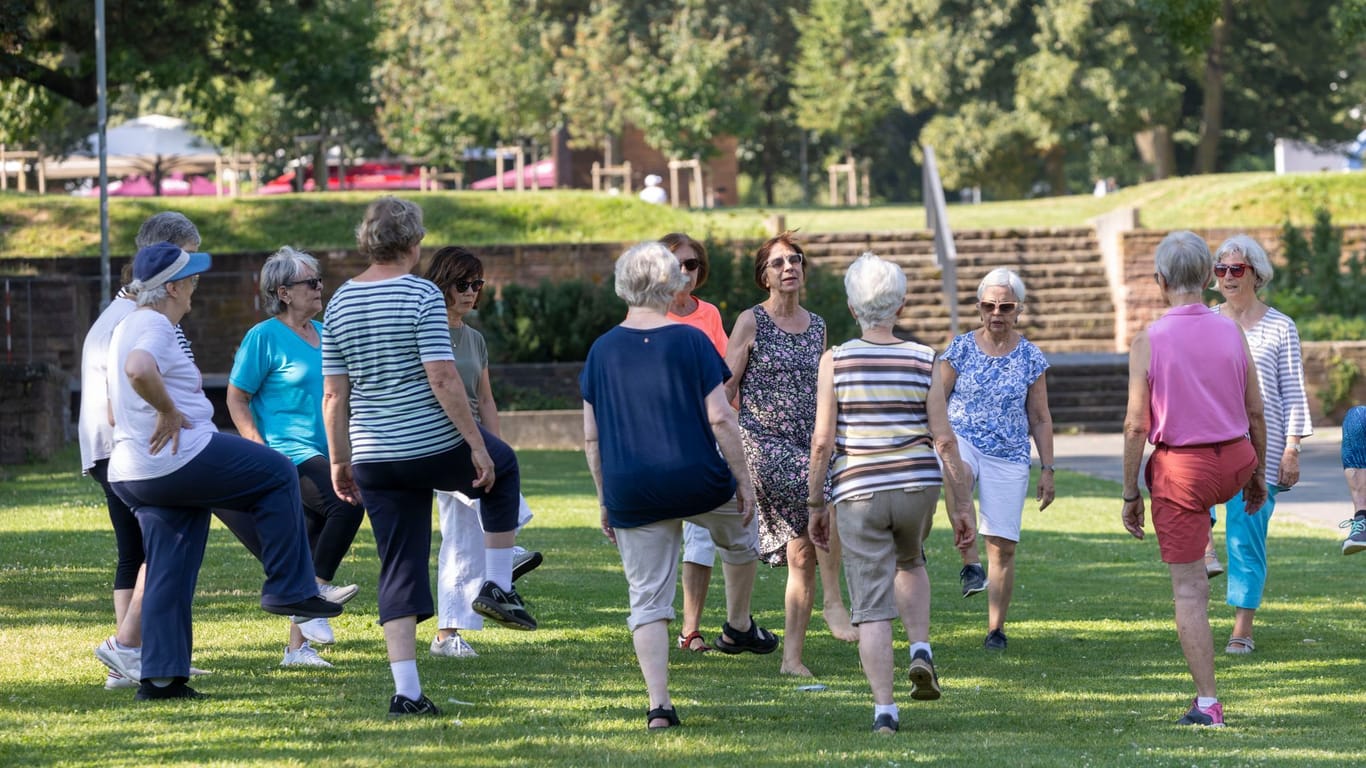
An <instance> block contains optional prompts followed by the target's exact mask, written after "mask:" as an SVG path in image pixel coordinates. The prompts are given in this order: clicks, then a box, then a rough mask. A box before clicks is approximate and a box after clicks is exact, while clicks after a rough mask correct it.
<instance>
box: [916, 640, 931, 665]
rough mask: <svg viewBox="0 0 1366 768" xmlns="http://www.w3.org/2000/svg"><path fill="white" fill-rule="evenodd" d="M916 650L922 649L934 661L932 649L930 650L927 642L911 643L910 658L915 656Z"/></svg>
mask: <svg viewBox="0 0 1366 768" xmlns="http://www.w3.org/2000/svg"><path fill="white" fill-rule="evenodd" d="M916 651H924V652H925V653H926V655H928V656H929V657H930V661H934V651H931V650H930V644H929V643H911V658H913V659H914V658H915V653H916Z"/></svg>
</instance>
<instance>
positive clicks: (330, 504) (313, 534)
mask: <svg viewBox="0 0 1366 768" xmlns="http://www.w3.org/2000/svg"><path fill="white" fill-rule="evenodd" d="M296 468H297V469H298V470H299V495H300V496H301V497H302V498H303V502H304V525H305V527H307V528H308V545H309V548H310V549H311V550H312V551H313V570H314V571H315V572H317V574H318V578H320V579H322V580H323V581H328V582H330V581H332V578H333V577H334V576H336V575H337V566H338V565H340V564H341V561H342V558H343V557H346V552H347V550H349V549H351V542H352V541H354V540H355V538H356V531H358V530H360V524H361V521H362V520H363V519H364V518H365V507H362V506H360V505H359V504H348V503H346V502H345V501H342V500H341V499H340V498H338V497H337V492H336V491H335V490H333V489H332V465H331V463H330V462H328V460H327V459H326V458H324V457H322V456H314V457H313V458H311V459H309V460H307V461H305V462H303V463H302V464H298V465H296Z"/></svg>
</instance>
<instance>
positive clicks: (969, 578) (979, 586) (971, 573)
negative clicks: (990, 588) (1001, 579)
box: [958, 563, 987, 597]
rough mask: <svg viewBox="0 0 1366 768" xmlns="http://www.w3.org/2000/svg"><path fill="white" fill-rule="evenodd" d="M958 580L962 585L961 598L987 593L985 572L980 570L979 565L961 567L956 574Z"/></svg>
mask: <svg viewBox="0 0 1366 768" xmlns="http://www.w3.org/2000/svg"><path fill="white" fill-rule="evenodd" d="M958 580H959V581H960V582H962V583H963V597H971V596H973V595H975V594H977V593H978V592H985V591H987V572H986V571H984V570H982V564H981V563H973V564H972V565H965V566H963V570H961V571H959V572H958Z"/></svg>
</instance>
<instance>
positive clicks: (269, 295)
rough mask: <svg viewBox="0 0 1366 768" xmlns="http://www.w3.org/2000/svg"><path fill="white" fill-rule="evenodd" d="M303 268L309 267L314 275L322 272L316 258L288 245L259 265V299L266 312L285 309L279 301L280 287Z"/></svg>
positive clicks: (276, 311) (275, 312) (273, 312)
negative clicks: (262, 302)
mask: <svg viewBox="0 0 1366 768" xmlns="http://www.w3.org/2000/svg"><path fill="white" fill-rule="evenodd" d="M303 269H311V270H313V274H315V275H321V274H322V273H321V271H320V270H319V269H318V260H317V259H315V258H313V257H312V256H311V255H309V254H308V253H305V252H304V251H296V250H294V249H293V248H291V247H290V246H288V245H286V246H283V247H282V248H280V250H278V251H276V252H275V253H274V254H273V255H272V256H271V257H270V258H268V259H266V263H265V264H264V265H263V266H262V267H261V299H262V300H263V301H264V304H263V308H264V309H265V310H266V314H268V315H271V316H275V315H278V314H280V313H281V312H283V311H285V307H284V302H282V301H280V288H281V286H283V285H284V284H285V283H288V282H290V281H291V280H293V279H295V278H296V277H298V276H299V272H300V271H302V270H303Z"/></svg>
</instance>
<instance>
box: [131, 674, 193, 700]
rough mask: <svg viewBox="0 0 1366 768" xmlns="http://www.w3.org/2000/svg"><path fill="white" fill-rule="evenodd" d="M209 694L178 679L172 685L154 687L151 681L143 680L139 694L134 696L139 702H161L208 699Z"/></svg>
mask: <svg viewBox="0 0 1366 768" xmlns="http://www.w3.org/2000/svg"><path fill="white" fill-rule="evenodd" d="M208 697H209V694H207V693H200V692H199V691H196V690H195V689H193V688H191V687H190V686H188V685H186V684H185V681H184V680H183V679H181V678H178V677H177V678H176V679H175V681H174V682H172V683H171V684H170V685H164V686H157V685H153V684H152V681H151V680H143V681H142V683H141V684H140V685H138V692H137V693H136V694H134V695H133V698H134V699H137V700H138V701H159V700H161V699H207V698H208Z"/></svg>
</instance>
